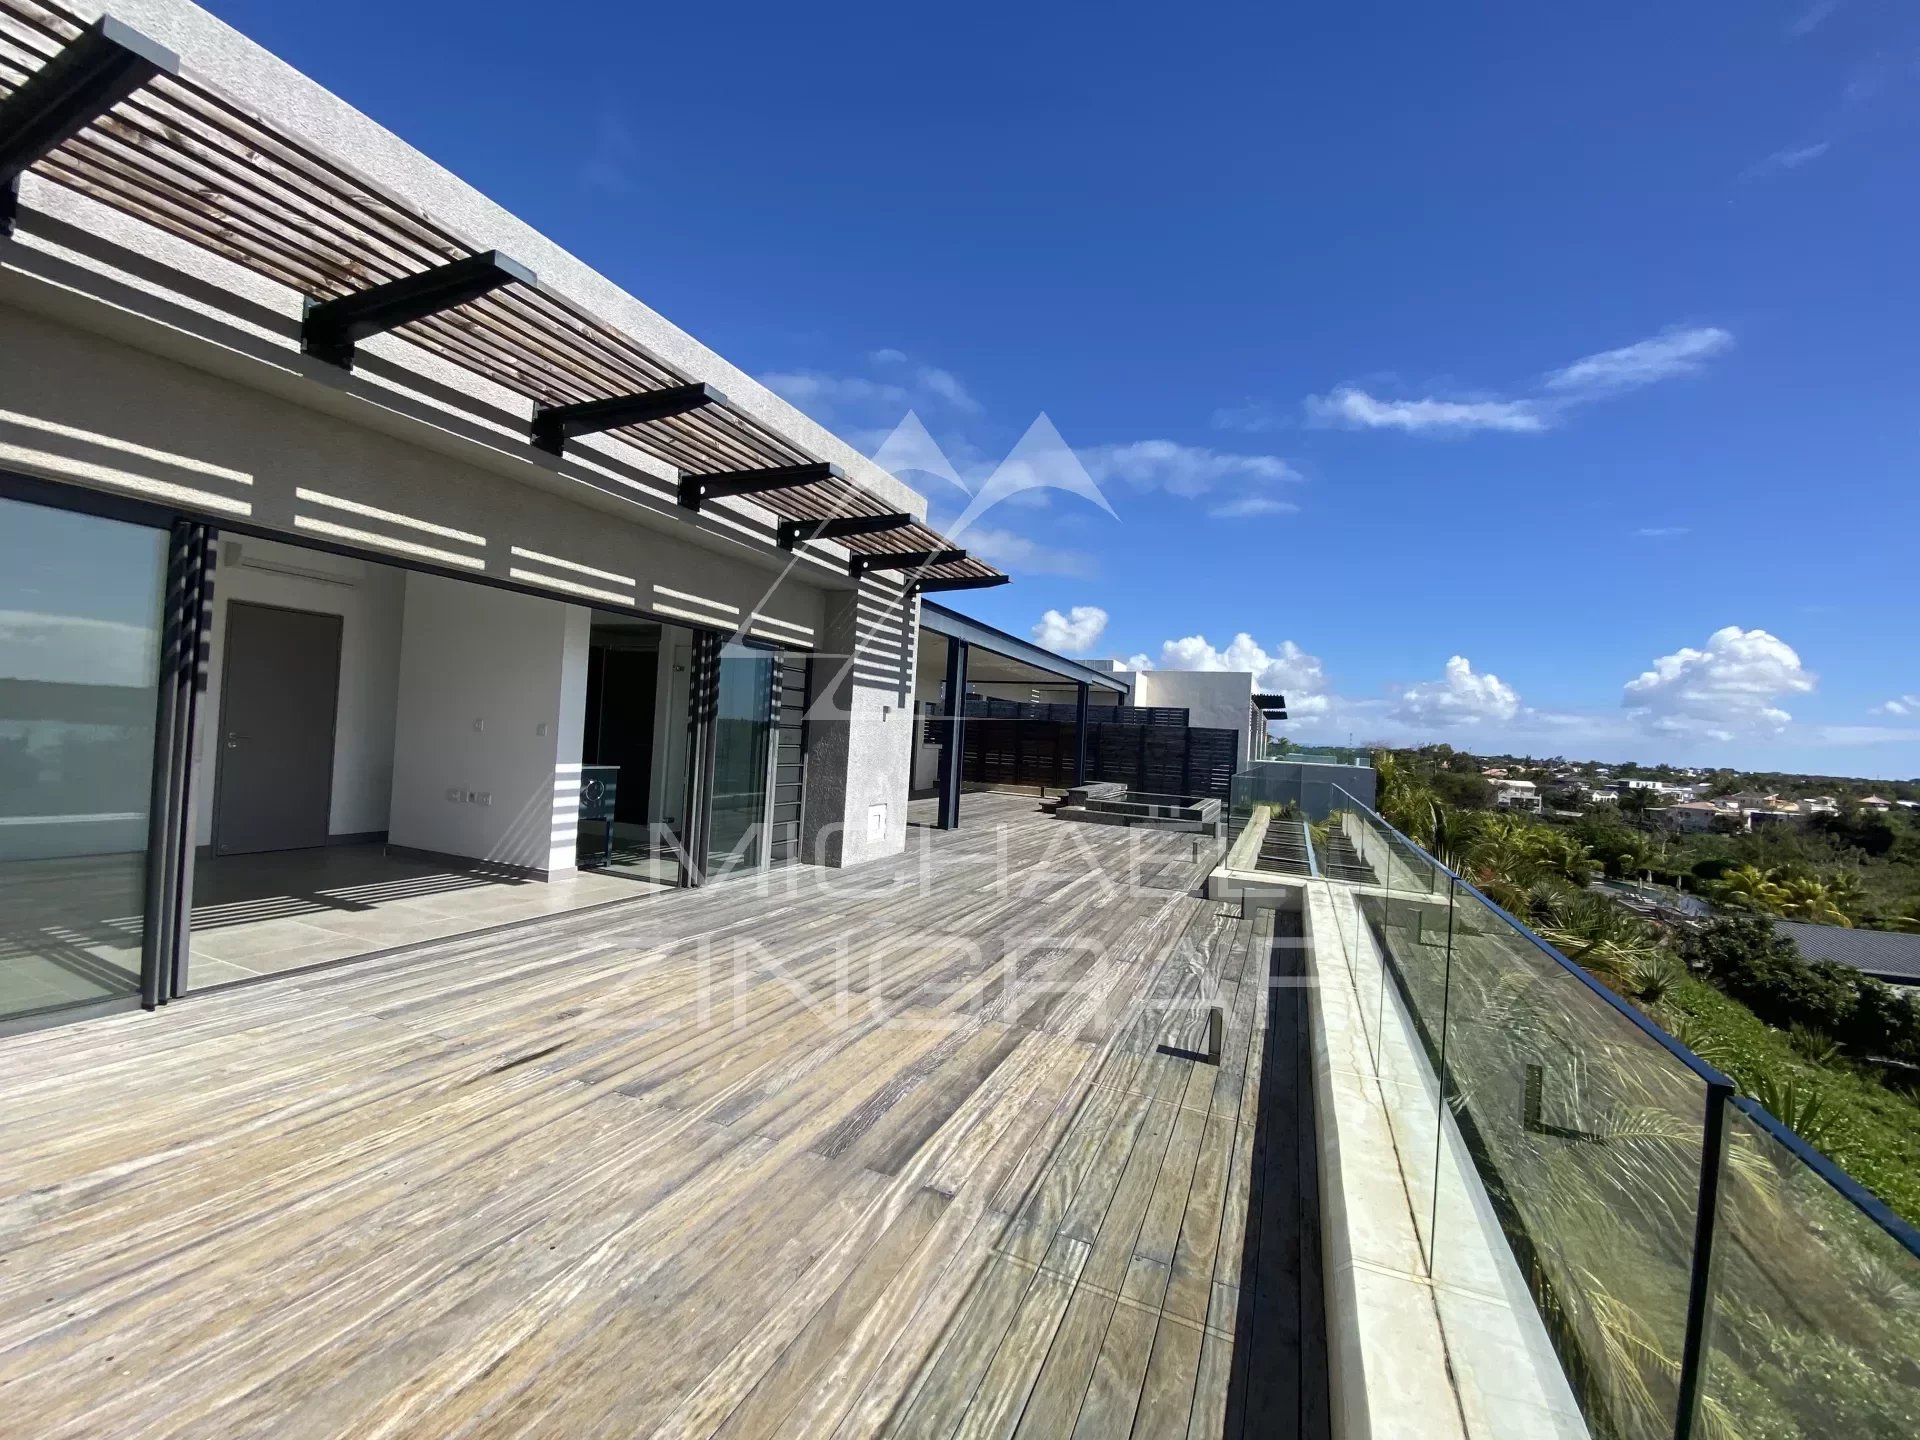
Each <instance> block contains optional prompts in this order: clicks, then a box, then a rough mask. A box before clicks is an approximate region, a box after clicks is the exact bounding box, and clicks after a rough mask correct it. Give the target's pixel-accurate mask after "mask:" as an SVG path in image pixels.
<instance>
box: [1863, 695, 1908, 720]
mask: <svg viewBox="0 0 1920 1440" xmlns="http://www.w3.org/2000/svg"><path fill="white" fill-rule="evenodd" d="M1867 713H1868V714H1870V715H1895V716H1900V717H1905V716H1909V715H1913V716H1920V695H1896V696H1894V697H1893V699H1891V700H1889V701H1887V703H1886V704H1884V705H1876V706H1874V707H1873V709H1872V710H1870V711H1868V712H1867Z"/></svg>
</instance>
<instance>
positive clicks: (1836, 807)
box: [1800, 795, 1840, 815]
mask: <svg viewBox="0 0 1920 1440" xmlns="http://www.w3.org/2000/svg"><path fill="white" fill-rule="evenodd" d="M1800 808H1801V809H1802V810H1804V811H1806V812H1807V814H1809V815H1838V814H1839V813H1840V802H1839V801H1838V800H1836V799H1834V798H1833V796H1831V795H1803V796H1801V797H1800Z"/></svg>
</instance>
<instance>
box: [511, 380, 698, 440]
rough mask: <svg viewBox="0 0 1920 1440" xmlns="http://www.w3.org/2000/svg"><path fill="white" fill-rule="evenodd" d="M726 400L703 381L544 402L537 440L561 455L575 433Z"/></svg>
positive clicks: (537, 421) (639, 421)
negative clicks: (600, 397)
mask: <svg viewBox="0 0 1920 1440" xmlns="http://www.w3.org/2000/svg"><path fill="white" fill-rule="evenodd" d="M726 403H727V397H726V396H724V395H722V394H721V393H720V392H719V391H718V390H716V389H714V388H713V386H711V385H708V384H705V383H699V384H693V385H674V386H671V387H669V388H667V389H664V390H642V391H639V392H637V393H635V394H632V395H612V396H609V397H608V398H607V399H605V400H583V401H581V402H580V403H579V404H578V405H542V406H541V407H540V408H539V409H538V410H535V411H534V412H533V443H534V444H535V445H537V446H539V447H540V448H541V449H542V450H545V451H546V452H547V453H548V454H550V455H559V454H562V453H564V452H565V450H566V448H567V441H569V440H571V439H572V438H573V437H574V436H575V435H590V434H593V433H594V432H595V431H598V430H618V429H619V428H620V427H622V426H623V425H646V424H648V423H650V422H652V421H655V420H667V419H670V418H672V417H673V416H675V415H684V414H686V413H687V412H688V411H689V410H698V409H700V408H701V407H702V406H704V405H724V404H726Z"/></svg>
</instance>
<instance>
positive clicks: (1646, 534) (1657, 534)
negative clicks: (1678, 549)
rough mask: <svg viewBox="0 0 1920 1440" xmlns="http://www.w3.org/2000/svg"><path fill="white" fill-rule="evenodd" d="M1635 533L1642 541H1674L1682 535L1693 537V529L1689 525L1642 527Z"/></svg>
mask: <svg viewBox="0 0 1920 1440" xmlns="http://www.w3.org/2000/svg"><path fill="white" fill-rule="evenodd" d="M1633 533H1634V534H1635V535H1637V536H1639V537H1640V538H1641V539H1642V540H1674V539H1678V538H1679V537H1680V536H1682V535H1691V534H1692V533H1693V528H1692V527H1691V526H1688V525H1642V526H1641V527H1640V528H1639V529H1638V530H1636V531H1634V532H1633Z"/></svg>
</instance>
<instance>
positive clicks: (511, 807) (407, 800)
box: [388, 574, 593, 873]
mask: <svg viewBox="0 0 1920 1440" xmlns="http://www.w3.org/2000/svg"><path fill="white" fill-rule="evenodd" d="M592 619H593V617H592V612H591V611H589V610H587V609H586V608H584V607H582V606H578V605H567V604H563V603H561V602H560V601H557V600H543V599H538V598H536V597H534V596H530V595H520V594H515V593H513V592H511V591H505V590H495V589H491V588H489V587H486V586H480V585H470V584H463V583H461V582H459V581H456V580H447V579H443V578H441V577H439V576H435V575H422V574H409V575H407V577H406V615H405V622H404V625H403V628H402V636H401V646H400V684H399V714H398V723H397V725H396V728H395V734H394V774H393V791H392V797H393V798H392V807H391V811H392V813H391V819H390V821H389V825H388V831H389V839H390V840H391V842H392V843H393V844H395V845H404V846H408V847H411V848H413V849H418V850H432V851H438V852H440V853H443V854H448V855H462V856H469V857H472V858H475V859H482V860H492V861H497V862H500V863H503V864H508V865H518V866H525V867H527V868H530V869H535V870H544V871H547V872H549V873H551V872H555V871H563V870H570V869H572V868H573V864H574V843H575V834H576V826H577V814H578V809H579V785H580V754H581V744H582V738H583V732H584V726H585V719H586V693H587V691H586V686H587V650H588V638H589V634H590V631H591V628H592ZM456 794H457V795H458V797H459V798H457V799H455V798H452V797H453V796H454V795H456ZM470 796H472V797H476V798H473V799H469V798H468V797H470ZM478 797H485V798H478Z"/></svg>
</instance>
